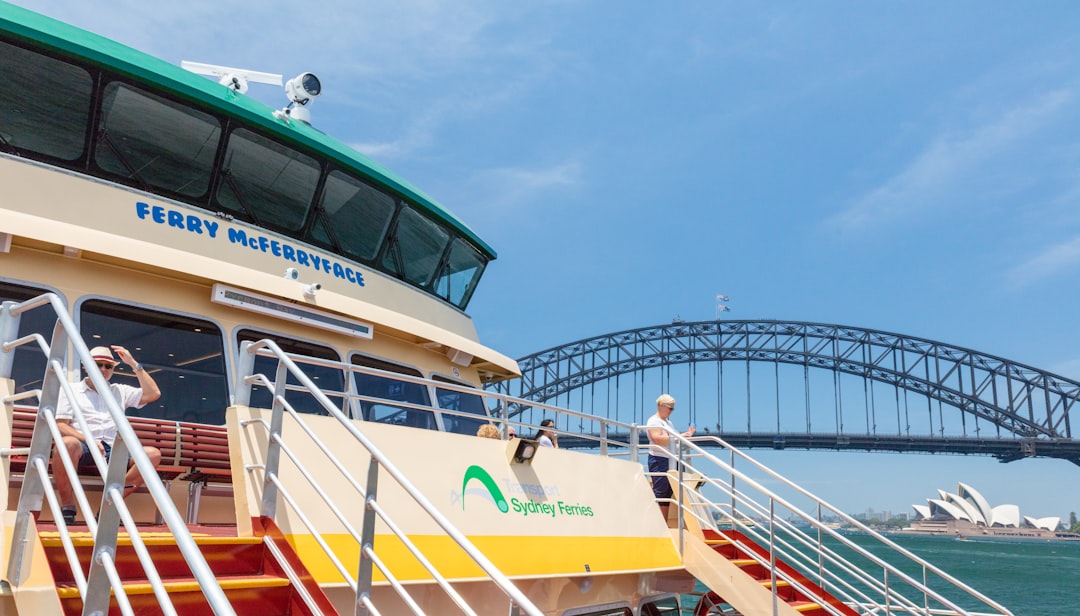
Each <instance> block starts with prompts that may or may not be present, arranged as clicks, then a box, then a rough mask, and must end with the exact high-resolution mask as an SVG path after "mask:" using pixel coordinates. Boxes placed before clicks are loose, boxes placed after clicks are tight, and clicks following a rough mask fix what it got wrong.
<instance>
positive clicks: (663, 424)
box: [645, 394, 695, 520]
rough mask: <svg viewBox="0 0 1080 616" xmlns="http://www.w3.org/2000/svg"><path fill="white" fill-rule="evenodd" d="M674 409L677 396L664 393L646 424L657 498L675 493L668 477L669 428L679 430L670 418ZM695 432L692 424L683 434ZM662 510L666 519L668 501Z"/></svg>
mask: <svg viewBox="0 0 1080 616" xmlns="http://www.w3.org/2000/svg"><path fill="white" fill-rule="evenodd" d="M674 410H675V398H673V397H671V396H670V395H668V394H662V395H661V396H660V397H659V398H657V399H656V414H655V415H653V416H652V417H650V418H649V421H648V422H646V424H645V427H646V428H647V429H648V435H649V472H650V473H656V474H654V475H653V476H652V488H653V495H654V496H656V498H671V496H672V495H673V494H674V490H672V489H671V482H670V481H668V477H667V472H668V469H669V468H671V452H670V451H669V450H668V447H669V446H670V444H671V434H670V433H669V432H668V430H670V431H671V432H678V429H676V428H675V424H673V423H671V421H670V420H669V419H668V418H669V417H671V413H672V412H673V411H674ZM694 432H695V428H694V426H690V428H689V429H688V430H687V431H686V432H683V433H682V435H683V436H685V437H687V438H689V437H691V436H694ZM660 511H661V512H663V514H664V519H665V520H666V519H667V516H668V503H660Z"/></svg>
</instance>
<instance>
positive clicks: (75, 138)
mask: <svg viewBox="0 0 1080 616" xmlns="http://www.w3.org/2000/svg"><path fill="white" fill-rule="evenodd" d="M0 79H2V80H3V84H4V85H3V87H2V88H0V151H9V152H10V151H15V152H28V153H32V154H42V155H45V156H48V157H52V158H56V159H60V160H63V161H73V160H76V159H78V158H81V157H82V155H83V152H84V149H85V147H86V127H87V124H88V119H89V116H90V101H91V96H92V95H93V91H94V80H93V79H92V78H91V76H90V73H88V72H87V71H86V70H84V69H82V68H80V67H78V66H74V65H72V64H68V63H67V62H62V61H60V60H56V59H54V58H50V57H48V56H43V55H41V54H38V53H34V52H32V51H28V50H26V49H23V48H21V47H16V46H14V45H10V44H8V43H5V42H2V41H0Z"/></svg>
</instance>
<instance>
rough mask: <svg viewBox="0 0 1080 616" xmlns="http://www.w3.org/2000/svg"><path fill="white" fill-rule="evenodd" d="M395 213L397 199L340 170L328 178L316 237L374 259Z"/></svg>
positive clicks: (314, 232)
mask: <svg viewBox="0 0 1080 616" xmlns="http://www.w3.org/2000/svg"><path fill="white" fill-rule="evenodd" d="M393 214H394V200H393V199H392V198H391V197H390V196H389V195H387V194H386V193H383V192H381V191H378V190H376V189H374V188H372V187H371V186H368V185H367V184H365V183H363V182H361V181H360V180H357V179H354V178H352V177H350V176H348V175H345V174H344V173H341V172H339V171H334V172H332V173H330V175H329V176H328V177H327V178H326V187H325V189H324V190H323V197H322V204H321V206H320V208H319V217H318V219H317V220H316V222H315V225H314V227H312V230H311V235H312V238H313V239H314V240H315V241H316V242H319V243H321V244H323V245H326V246H331V247H333V248H334V249H335V250H337V251H338V252H340V253H341V254H345V255H348V256H350V257H353V258H355V259H359V260H361V261H371V260H373V259H374V258H375V255H376V254H377V253H378V251H379V245H380V243H381V242H382V238H383V236H384V235H385V234H386V227H387V226H388V225H389V224H390V217H391V216H392V215H393Z"/></svg>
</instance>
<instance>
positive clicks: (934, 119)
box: [15, 0, 1080, 517]
mask: <svg viewBox="0 0 1080 616" xmlns="http://www.w3.org/2000/svg"><path fill="white" fill-rule="evenodd" d="M15 4H18V5H20V6H24V7H26V8H30V9H32V10H36V11H39V12H42V13H45V14H47V15H50V16H52V17H56V18H59V19H62V20H64V21H67V22H69V23H72V24H74V25H77V26H80V27H83V28H86V29H88V30H92V31H94V32H97V33H99V34H102V35H105V36H107V37H109V38H112V39H115V40H118V41H120V42H122V43H125V44H127V45H130V46H132V47H135V48H137V49H140V50H142V51H145V52H148V53H150V54H152V55H155V56H158V57H160V58H163V59H165V60H167V61H170V62H175V63H179V62H180V61H181V60H190V61H196V62H205V63H212V64H219V65H225V66H233V67H241V68H246V69H251V70H257V71H267V72H275V73H282V74H284V75H286V78H288V77H290V76H292V75H295V74H298V73H300V72H302V71H313V72H315V73H317V74H318V75H319V77H320V79H321V80H322V82H323V87H324V94H323V95H322V96H321V97H320V98H319V99H317V100H316V101H314V102H313V103H312V104H311V105H310V106H309V107H310V109H311V113H312V116H313V119H312V123H313V125H315V126H316V127H317V128H319V129H321V130H323V131H325V132H327V133H328V134H331V135H333V136H335V137H337V138H339V139H341V140H342V141H344V142H346V143H348V144H350V145H352V146H353V147H355V148H356V149H358V150H360V151H361V152H363V153H365V154H367V155H369V156H370V157H372V158H373V159H375V160H376V161H378V162H379V163H381V164H382V165H384V166H386V167H388V168H390V169H391V170H393V171H394V172H395V173H397V174H398V175H400V176H402V177H405V178H407V179H408V180H409V181H410V182H412V183H413V184H415V185H417V186H419V187H420V188H421V189H422V190H424V191H425V192H426V193H427V194H429V195H431V196H432V197H433V198H435V199H436V200H437V201H439V202H440V203H442V204H443V205H445V206H446V207H447V208H448V209H450V210H451V211H453V212H454V213H455V214H456V215H457V216H459V217H460V218H461V219H462V220H464V221H465V222H466V223H467V224H468V225H469V226H470V227H472V228H473V229H474V230H475V231H476V232H477V233H478V234H479V235H480V236H481V237H483V238H484V239H485V240H486V241H487V242H488V243H489V244H490V245H492V246H493V247H494V248H495V250H496V251H497V252H498V254H499V258H498V259H497V260H496V261H495V262H493V263H492V264H491V265H490V266H489V267H488V270H487V272H486V274H485V276H484V280H483V281H482V282H481V286H480V288H479V289H478V291H477V292H476V295H475V296H474V297H473V300H472V303H471V304H470V306H469V313H470V314H471V316H472V317H473V318H474V320H475V322H476V326H477V329H478V332H479V334H480V336H481V340H482V341H483V342H485V343H487V344H488V345H489V346H491V347H493V348H495V349H496V350H498V351H500V352H502V353H504V354H506V355H508V356H511V357H520V356H524V355H527V354H529V353H532V352H534V351H538V350H542V349H546V348H549V347H552V346H557V345H559V344H562V343H565V342H571V341H574V340H578V339H581V338H585V337H588V336H592V335H600V334H605V333H610V332H615V331H620V330H624V329H631V328H636V327H642V326H648V325H656V324H661V323H667V322H670V321H671V320H672V319H673V318H675V317H680V318H682V319H685V320H687V321H692V320H707V319H712V318H714V317H715V309H716V305H715V296H716V294H718V293H723V294H726V295H728V296H729V297H730V298H731V299H730V301H729V302H727V303H728V305H729V306H730V307H731V309H732V311H731V312H730V313H726V314H725V315H724V316H725V317H729V318H733V319H785V320H795V321H812V322H821V323H834V324H841V325H849V326H857V327H865V328H869V329H877V330H884V331H890V332H896V333H900V334H905V335H910V336H918V337H922V338H929V339H933V340H940V341H943V342H946V343H949V344H953V345H957V346H962V347H968V348H972V349H976V350H978V351H980V352H982V353H986V354H991V355H996V356H1000V357H1005V358H1008V359H1011V360H1014V361H1017V362H1021V363H1025V364H1029V365H1032V366H1036V367H1039V368H1042V369H1045V370H1049V371H1052V372H1055V373H1058V374H1061V375H1063V376H1066V377H1070V378H1073V379H1080V330H1078V328H1077V327H1076V315H1077V310H1076V305H1077V303H1078V300H1080V285H1077V281H1078V278H1080V207H1078V203H1080V4H1076V3H1072V2H1063V1H1062V2H1053V1H1048V2H1040V3H1010V2H1001V1H988V2H982V1H980V2H974V1H957V2H949V3H939V2H913V3H903V4H900V5H890V4H882V3H866V2H854V1H848V2H839V1H822V2H813V3H802V2H772V3H752V2H740V1H705V0H700V1H695V0H687V1H682V2H664V3H661V2H643V1H627V2H619V3H599V2H578V1H573V0H552V1H547V2H532V3H530V2H502V1H496V0H490V1H484V0H478V1H469V0H463V1H455V2H437V1H434V0H395V1H393V2H370V1H365V0H347V1H346V0H322V1H321V2H319V3H311V4H307V5H304V4H295V3H277V2H271V3H251V2H239V1H235V0H215V1H213V2H209V1H206V0H189V1H185V2H178V3H175V4H174V3H160V2H145V1H135V0H109V1H108V2H104V1H102V0H79V1H75V0H17V1H16V2H15ZM250 95H252V96H255V97H256V98H259V99H260V100H263V101H264V102H267V103H269V104H272V105H274V106H283V105H284V104H285V103H286V102H287V100H286V99H285V97H284V94H283V93H282V92H280V91H277V90H275V89H274V88H270V87H269V86H259V85H253V86H252V90H251V92H250ZM753 453H754V454H755V455H760V456H761V457H762V459H763V460H764V461H765V462H766V463H767V464H769V465H771V466H773V467H774V468H776V469H777V470H778V471H780V472H782V473H785V474H787V475H789V476H790V477H792V478H793V479H795V480H796V481H799V482H801V483H803V484H804V485H806V487H808V488H809V489H811V490H813V491H815V492H817V493H818V494H819V495H821V496H822V497H824V498H825V499H826V500H827V501H829V502H831V503H833V504H835V505H837V506H839V507H841V508H843V509H844V510H846V511H849V512H852V513H854V512H861V511H865V510H866V509H867V508H874V509H876V510H879V511H880V510H885V509H889V510H892V511H910V505H911V504H913V503H924V502H925V499H926V498H928V497H932V496H935V495H936V490H937V489H938V488H943V489H948V490H952V489H954V488H955V484H956V483H957V482H958V481H963V482H965V483H968V484H970V485H973V486H975V487H976V488H977V489H979V490H980V491H981V492H982V493H983V494H984V495H985V496H986V497H987V498H988V499H989V500H990V502H991V504H1001V503H1006V502H1009V503H1016V504H1019V505H1020V506H1021V510H1022V513H1024V514H1025V515H1032V516H1037V517H1043V516H1050V515H1060V516H1062V517H1067V516H1068V513H1069V512H1070V511H1080V491H1078V490H1076V489H1075V488H1076V486H1077V485H1078V483H1080V466H1076V465H1073V464H1071V463H1068V462H1064V461H1058V460H1043V459H1034V460H1022V461H1019V462H1014V463H1010V464H1004V465H1003V464H1000V463H998V462H996V461H995V460H993V459H991V458H984V457H962V456H927V455H886V454H851V453H826V452H793V451H784V452H772V451H765V452H753Z"/></svg>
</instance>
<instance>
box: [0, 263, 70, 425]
mask: <svg viewBox="0 0 1080 616" xmlns="http://www.w3.org/2000/svg"><path fill="white" fill-rule="evenodd" d="M45 293H48V290H46V289H36V288H33V287H24V286H22V285H17V284H11V283H6V282H0V303H3V302H22V301H25V300H28V299H33V298H35V297H37V296H39V295H43V294H45ZM55 323H56V311H54V310H53V309H52V308H51V307H50V306H49V305H45V306H40V307H38V308H34V309H33V310H30V311H28V312H24V313H22V315H21V316H20V317H19V332H18V335H17V336H16V337H17V338H22V337H23V336H29V335H30V334H34V333H37V334H41V335H43V336H45V340H46V341H48V340H49V337H50V336H51V335H52V331H53V326H54V325H55ZM0 342H6V341H0ZM45 364H46V361H45V353H44V352H43V351H42V350H41V347H40V346H38V345H37V344H36V343H30V344H24V345H22V346H20V347H18V348H16V349H15V357H14V360H13V365H12V372H11V378H12V379H13V380H14V381H15V391H16V392H17V393H21V392H24V391H32V390H34V389H41V383H42V379H44V378H45ZM20 404H34V401H33V400H28V401H25V402H22V403H20Z"/></svg>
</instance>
